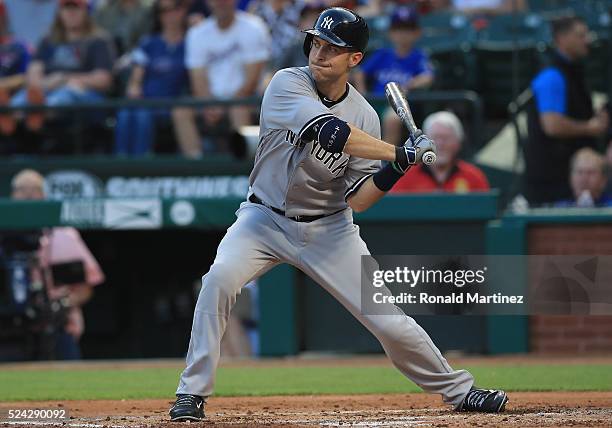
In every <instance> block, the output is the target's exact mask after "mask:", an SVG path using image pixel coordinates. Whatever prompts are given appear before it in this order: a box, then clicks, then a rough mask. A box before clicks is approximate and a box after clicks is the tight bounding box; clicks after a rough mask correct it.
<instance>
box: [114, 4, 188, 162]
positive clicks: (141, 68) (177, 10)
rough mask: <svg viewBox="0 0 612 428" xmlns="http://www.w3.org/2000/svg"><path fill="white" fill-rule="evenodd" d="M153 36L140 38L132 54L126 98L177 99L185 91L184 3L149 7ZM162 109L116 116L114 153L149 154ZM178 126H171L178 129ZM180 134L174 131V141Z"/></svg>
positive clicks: (165, 113) (166, 115)
mask: <svg viewBox="0 0 612 428" xmlns="http://www.w3.org/2000/svg"><path fill="white" fill-rule="evenodd" d="M153 11H154V16H155V25H154V29H153V34H151V35H150V36H147V37H145V38H143V40H142V41H141V43H140V46H139V47H138V48H137V49H136V50H135V51H134V52H133V54H132V58H133V62H134V66H133V68H132V73H131V76H130V80H129V83H128V86H127V94H126V95H127V96H128V97H129V98H135V99H137V98H162V97H179V96H181V95H182V94H184V93H185V91H186V89H187V88H188V84H189V80H188V75H187V69H186V68H185V40H184V39H185V31H186V29H187V4H186V2H185V0H157V1H156V2H155V5H154V6H153ZM169 119H170V112H169V111H168V110H166V109H161V110H152V109H147V108H126V109H123V110H121V111H120V112H119V114H118V117H117V127H116V134H115V136H116V140H115V143H116V145H115V153H117V154H122V155H143V154H146V153H148V152H149V151H150V149H151V145H152V142H153V140H154V135H153V131H154V129H155V125H156V124H159V122H167V121H169ZM178 126H180V124H175V129H178ZM179 136H180V134H179V133H178V132H177V138H178V137H179Z"/></svg>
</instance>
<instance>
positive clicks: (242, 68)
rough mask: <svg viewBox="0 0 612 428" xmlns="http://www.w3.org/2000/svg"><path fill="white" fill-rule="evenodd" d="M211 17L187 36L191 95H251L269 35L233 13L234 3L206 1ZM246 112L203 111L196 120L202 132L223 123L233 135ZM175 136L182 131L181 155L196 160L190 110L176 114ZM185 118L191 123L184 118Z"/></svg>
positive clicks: (247, 120)
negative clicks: (178, 124)
mask: <svg viewBox="0 0 612 428" xmlns="http://www.w3.org/2000/svg"><path fill="white" fill-rule="evenodd" d="M208 4H209V6H210V9H211V12H212V15H211V17H210V18H208V19H206V20H204V21H203V22H201V23H200V24H198V25H196V26H194V27H193V28H191V29H190V30H189V32H188V33H187V39H186V59H185V63H186V66H187V69H188V70H189V78H190V82H191V92H192V95H193V96H195V97H199V98H219V99H231V98H240V97H248V96H252V95H254V94H255V93H256V90H257V88H258V86H259V84H260V81H261V77H262V72H263V69H264V67H265V65H266V63H267V61H268V60H269V58H270V47H271V43H270V35H269V31H268V28H267V27H266V26H265V24H264V23H263V21H262V20H261V19H260V18H259V17H257V16H255V15H251V14H249V13H246V12H242V11H237V10H236V0H210V1H209V2H208ZM251 111H252V109H251V108H249V107H245V106H235V107H231V108H229V109H226V108H223V107H207V108H205V109H203V111H202V113H203V114H202V116H203V119H204V126H205V127H209V126H210V127H214V126H215V125H217V124H219V123H220V122H221V121H222V120H223V119H224V118H226V117H227V118H228V119H229V122H230V126H231V127H232V128H233V130H238V129H239V128H240V127H242V126H245V125H249V124H251ZM177 114H179V115H183V116H184V117H183V118H182V119H183V120H182V123H183V126H182V127H181V128H182V130H179V132H187V133H188V134H187V135H184V136H185V137H186V138H184V139H183V141H185V142H186V144H183V145H184V146H188V147H182V149H183V153H184V154H185V155H186V156H188V157H199V156H201V154H202V145H201V144H200V138H199V135H198V131H197V129H196V126H195V123H194V121H193V112H192V111H191V110H186V109H181V111H179V113H177ZM190 118H191V119H190Z"/></svg>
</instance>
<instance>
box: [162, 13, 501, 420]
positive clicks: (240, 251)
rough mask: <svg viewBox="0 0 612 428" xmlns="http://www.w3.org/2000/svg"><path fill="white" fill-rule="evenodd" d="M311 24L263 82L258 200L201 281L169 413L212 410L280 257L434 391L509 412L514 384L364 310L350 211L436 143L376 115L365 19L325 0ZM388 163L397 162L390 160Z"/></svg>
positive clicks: (464, 403)
mask: <svg viewBox="0 0 612 428" xmlns="http://www.w3.org/2000/svg"><path fill="white" fill-rule="evenodd" d="M306 33H307V35H306V38H305V41H304V53H305V54H306V55H307V56H308V66H307V67H302V68H288V69H284V70H280V71H279V72H277V73H276V75H275V76H274V77H273V79H272V81H271V82H270V84H269V86H268V88H267V89H266V91H265V94H264V97H263V102H262V106H261V118H260V128H261V129H260V134H259V146H258V148H257V153H256V156H255V165H254V167H253V171H252V173H251V176H250V189H249V194H248V198H247V201H245V202H243V203H242V204H241V206H240V208H239V209H238V211H237V220H236V222H235V223H234V224H233V225H232V226H231V227H230V228H229V229H228V230H227V234H226V235H225V237H224V238H223V240H222V241H221V243H220V244H219V248H218V250H217V256H216V258H215V261H214V263H213V265H212V266H211V268H210V270H209V272H208V273H207V274H206V275H204V277H203V278H202V289H201V291H200V295H199V297H198V302H197V304H196V308H195V314H194V317H193V327H192V331H191V341H190V343H189V350H188V352H187V361H186V363H187V366H186V368H185V370H184V371H183V373H182V374H181V378H180V382H179V386H178V389H177V391H176V394H177V400H176V402H175V404H174V406H172V408H171V409H170V417H171V419H172V420H176V421H178V420H198V419H202V418H203V417H204V409H203V407H204V402H205V400H206V398H207V397H209V396H210V395H211V394H212V392H213V384H214V380H215V371H216V369H217V364H218V362H219V355H220V345H219V343H220V340H221V336H222V335H223V332H224V331H225V327H226V325H227V321H228V318H229V313H230V310H231V308H232V305H233V304H234V302H235V300H236V295H237V293H239V292H240V290H241V288H242V287H243V286H244V285H245V284H246V283H248V282H249V281H251V280H252V279H254V278H257V277H258V276H260V275H262V274H263V273H265V272H266V271H268V270H269V269H271V268H272V267H274V266H276V265H278V264H280V263H289V264H291V265H293V266H295V267H296V268H298V269H300V270H302V271H303V272H304V273H306V274H307V275H309V276H310V277H311V278H313V279H314V280H315V281H316V282H318V283H319V284H320V285H321V286H322V287H324V288H325V289H326V290H327V291H328V292H329V293H331V295H332V296H334V297H335V298H336V299H337V300H338V301H339V302H340V303H341V304H342V305H343V306H344V307H345V308H347V309H348V310H349V311H350V312H351V313H352V314H353V315H354V316H355V317H356V318H357V319H358V320H359V321H360V322H361V323H362V324H363V325H364V326H365V327H366V328H367V329H368V330H369V331H371V332H372V333H373V334H374V335H375V336H376V337H377V338H378V340H379V341H380V343H381V344H382V346H383V348H384V350H385V352H386V353H387V355H388V356H389V358H390V359H391V361H392V362H393V364H394V365H395V366H396V367H397V368H398V369H399V370H400V371H401V372H402V373H403V374H404V375H405V376H406V377H408V378H409V379H411V380H412V381H413V382H415V383H416V384H418V385H419V386H420V387H421V388H423V389H424V390H425V391H427V392H431V393H437V394H441V395H442V398H443V399H444V401H445V402H446V403H448V404H451V405H452V406H454V408H455V409H456V410H465V411H480V412H499V411H502V410H503V408H504V405H505V403H506V401H507V397H506V393H505V392H504V391H499V390H498V391H495V390H483V389H477V388H474V386H473V384H474V379H473V377H472V375H471V374H470V373H468V372H467V371H465V370H453V369H452V368H451V367H450V366H449V364H448V363H447V362H446V360H445V359H444V357H443V356H442V355H441V353H440V351H439V350H438V349H437V348H436V346H435V345H434V344H433V342H432V341H431V339H430V338H429V336H428V335H427V333H425V331H424V330H423V329H422V328H421V327H420V326H419V325H417V324H416V322H415V321H414V320H413V319H412V318H410V317H408V316H406V315H405V314H404V313H402V312H401V311H400V310H399V309H398V308H397V307H395V306H393V305H390V307H389V308H388V309H386V310H385V313H389V314H393V315H364V314H362V313H361V311H360V300H361V294H360V284H361V273H362V272H361V270H360V269H359V268H358V267H359V266H360V264H361V258H360V256H362V255H369V254H370V253H369V251H368V248H367V246H366V244H365V243H364V242H363V241H362V240H361V238H360V236H359V227H358V226H357V225H355V224H353V217H352V213H353V211H357V212H360V211H364V210H366V209H368V208H369V207H370V206H372V205H373V204H374V203H375V202H377V201H378V200H379V199H380V198H381V197H383V196H384V195H385V193H386V192H387V191H388V190H390V189H391V187H393V184H394V183H395V182H396V181H397V180H399V179H400V177H402V175H403V173H404V172H405V171H406V170H408V168H410V167H411V166H412V165H415V164H417V163H419V162H421V160H422V159H421V158H422V155H423V153H426V152H427V151H429V150H435V147H434V145H433V143H432V142H431V140H430V139H429V138H427V136H425V135H420V136H419V137H417V138H416V139H414V141H411V140H409V141H407V142H406V144H405V145H404V146H399V147H396V146H394V145H391V144H388V143H385V142H383V141H381V140H380V139H379V138H380V122H379V119H378V116H377V114H376V112H375V111H374V109H373V108H372V107H371V106H370V105H369V104H368V102H367V101H366V100H365V99H364V98H363V97H362V96H361V95H360V94H359V93H358V92H357V91H356V90H355V88H353V87H352V86H351V85H350V84H349V83H348V74H349V71H350V70H351V69H352V68H353V67H355V66H356V65H357V64H359V62H360V61H361V59H362V58H363V52H364V50H365V48H366V45H367V42H368V27H367V25H366V23H365V21H364V20H363V19H362V18H361V17H360V16H358V15H356V14H355V13H353V12H352V11H350V10H348V9H343V8H330V9H326V10H325V11H323V12H322V13H321V15H320V16H319V18H318V20H317V22H316V24H315V26H314V28H312V29H310V30H306ZM381 161H387V162H386V163H385V166H383V167H382V168H381ZM362 269H366V268H362ZM364 273H365V274H368V272H364ZM370 277H371V275H370Z"/></svg>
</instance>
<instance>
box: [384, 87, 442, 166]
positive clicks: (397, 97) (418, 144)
mask: <svg viewBox="0 0 612 428" xmlns="http://www.w3.org/2000/svg"><path fill="white" fill-rule="evenodd" d="M385 95H386V96H387V101H388V102H389V104H390V105H391V108H393V110H394V111H395V113H397V115H398V116H399V118H400V119H401V120H402V122H403V123H404V125H406V128H408V132H409V133H410V140H411V141H412V146H413V147H415V148H416V149H417V154H418V157H419V158H420V159H421V160H422V162H423V163H424V164H426V165H432V164H433V163H434V162H435V161H436V152H435V150H436V146H435V145H434V143H433V141H432V140H431V139H430V138H429V137H428V136H427V135H425V134H423V131H421V130H420V129H419V128H417V126H416V124H415V123H414V119H413V118H412V112H411V111H410V106H409V105H408V101H406V98H405V97H404V95H403V94H402V91H401V90H400V87H399V85H398V84H397V83H396V82H389V83H387V84H386V85H385Z"/></svg>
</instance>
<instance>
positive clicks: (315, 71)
mask: <svg viewBox="0 0 612 428" xmlns="http://www.w3.org/2000/svg"><path fill="white" fill-rule="evenodd" d="M310 70H311V72H312V76H313V77H314V79H315V80H316V81H318V82H319V81H327V80H333V78H334V76H333V73H332V70H331V67H320V66H317V65H314V66H311V67H310Z"/></svg>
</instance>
